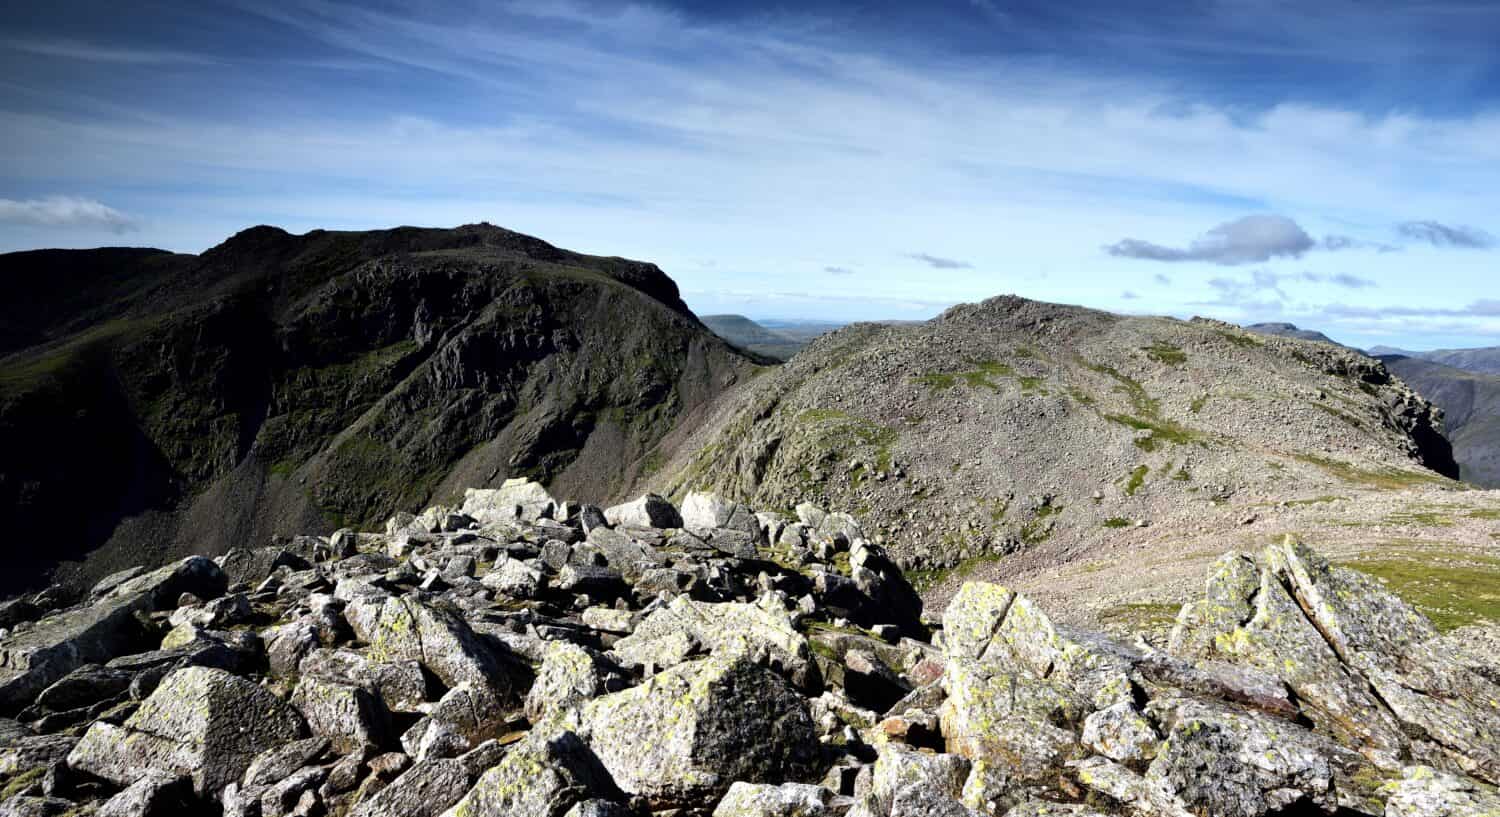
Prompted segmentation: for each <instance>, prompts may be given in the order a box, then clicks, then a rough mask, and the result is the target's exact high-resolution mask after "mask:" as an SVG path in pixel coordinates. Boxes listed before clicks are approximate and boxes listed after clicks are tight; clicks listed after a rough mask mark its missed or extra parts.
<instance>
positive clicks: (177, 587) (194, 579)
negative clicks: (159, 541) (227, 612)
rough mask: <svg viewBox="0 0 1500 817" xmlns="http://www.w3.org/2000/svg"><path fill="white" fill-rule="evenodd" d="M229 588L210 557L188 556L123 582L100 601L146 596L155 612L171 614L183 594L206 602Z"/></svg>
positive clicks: (220, 569) (224, 575) (220, 570)
mask: <svg viewBox="0 0 1500 817" xmlns="http://www.w3.org/2000/svg"><path fill="white" fill-rule="evenodd" d="M117 575H118V574H117ZM106 581H108V580H106ZM228 588H229V576H228V575H227V574H225V573H224V570H223V568H221V567H219V565H218V564H217V563H216V562H214V560H212V559H210V558H208V557H207V556H189V557H187V558H186V559H183V560H182V561H180V562H176V563H174V564H170V565H167V566H166V567H162V568H159V569H157V570H153V571H150V572H149V573H142V574H140V575H138V576H134V577H132V578H130V579H128V580H126V581H122V582H120V583H119V584H117V585H115V586H114V587H111V588H109V589H108V590H107V591H106V592H104V593H103V594H101V595H100V596H99V599H117V598H126V597H131V596H135V595H137V594H142V593H143V594H145V595H146V596H147V597H148V598H149V599H150V604H151V607H152V608H153V609H156V610H170V609H172V608H173V607H176V606H177V600H178V598H180V597H181V596H182V595H183V594H184V593H190V594H192V595H194V596H197V597H198V598H200V599H205V600H206V599H215V598H218V597H219V596H222V595H224V592H225V591H226V590H227V589H228ZM95 589H96V591H97V589H98V588H97V587H96V588H95Z"/></svg>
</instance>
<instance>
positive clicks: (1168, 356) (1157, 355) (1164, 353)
mask: <svg viewBox="0 0 1500 817" xmlns="http://www.w3.org/2000/svg"><path fill="white" fill-rule="evenodd" d="M1141 351H1143V352H1145V353H1146V357H1149V358H1151V359H1152V360H1154V361H1156V362H1157V363H1163V364H1166V365H1168V366H1181V365H1182V364H1184V363H1186V362H1187V353H1186V352H1184V351H1182V350H1181V349H1180V348H1178V347H1176V346H1173V345H1172V344H1170V343H1166V342H1163V341H1157V342H1156V343H1153V344H1151V345H1150V346H1147V347H1145V348H1144V349H1142V350H1141Z"/></svg>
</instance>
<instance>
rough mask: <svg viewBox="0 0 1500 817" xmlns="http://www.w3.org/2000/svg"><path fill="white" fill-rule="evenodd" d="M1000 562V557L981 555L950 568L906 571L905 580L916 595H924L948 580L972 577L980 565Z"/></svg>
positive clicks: (988, 554) (987, 554)
mask: <svg viewBox="0 0 1500 817" xmlns="http://www.w3.org/2000/svg"><path fill="white" fill-rule="evenodd" d="M998 561H1000V557H999V556H996V555H994V554H992V553H983V554H980V555H978V556H971V557H969V558H967V559H964V560H963V561H961V562H959V563H958V564H956V565H953V566H952V567H933V568H927V569H925V570H908V571H906V580H907V581H908V582H910V583H911V586H912V588H913V589H915V590H916V591H917V592H918V593H925V592H927V591H928V590H931V589H932V588H934V587H937V586H938V585H940V584H942V583H943V582H946V581H948V580H950V579H954V580H961V579H966V578H968V577H969V576H971V575H973V573H974V571H975V570H977V569H978V568H979V566H980V565H984V564H990V563H993V562H998Z"/></svg>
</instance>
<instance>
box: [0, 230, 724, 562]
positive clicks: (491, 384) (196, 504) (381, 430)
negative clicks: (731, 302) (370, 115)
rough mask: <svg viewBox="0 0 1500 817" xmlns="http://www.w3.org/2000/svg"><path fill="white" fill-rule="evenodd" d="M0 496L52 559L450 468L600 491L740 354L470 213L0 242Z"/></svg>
mask: <svg viewBox="0 0 1500 817" xmlns="http://www.w3.org/2000/svg"><path fill="white" fill-rule="evenodd" d="M0 279H3V280H4V281H5V283H6V286H7V287H8V288H10V289H11V291H12V292H13V293H15V295H14V296H13V297H11V298H9V299H7V300H6V302H5V305H4V306H3V307H0V330H3V331H0V344H3V345H0V353H4V354H5V357H4V358H3V359H0V450H4V451H6V452H7V453H6V456H5V458H4V461H3V463H0V509H3V513H4V515H5V516H6V518H7V519H11V520H13V523H12V527H11V533H12V535H13V536H15V537H16V541H20V542H27V543H31V544H29V545H28V547H26V548H25V549H23V550H18V551H15V552H13V554H12V556H13V558H15V559H17V560H18V562H17V563H16V564H15V569H14V570H11V571H7V574H6V579H5V581H6V582H7V583H8V584H15V583H17V582H19V581H23V580H27V579H29V580H31V581H36V580H37V579H38V578H39V577H40V575H41V574H40V571H42V570H45V569H48V568H51V567H52V566H54V565H56V564H58V563H59V562H68V561H71V562H79V561H81V564H71V565H67V566H66V567H65V568H64V570H63V571H62V572H61V573H60V574H59V578H67V577H69V576H74V575H78V576H82V577H97V576H98V575H100V573H101V572H102V571H106V570H108V569H111V568H119V567H124V566H128V565H133V564H137V563H141V562H148V563H149V562H158V563H159V562H161V561H162V560H165V559H167V558H169V557H173V556H180V555H185V554H187V553H192V552H204V553H213V552H222V551H223V550H225V549H227V548H228V547H231V546H236V545H240V544H243V543H245V542H254V541H267V540H269V538H270V537H272V536H273V535H292V534H295V533H299V532H302V531H304V530H323V531H332V530H333V529H334V528H337V527H340V526H342V525H344V524H354V523H370V522H372V521H374V520H376V519H377V517H382V516H383V515H385V514H388V513H389V512H390V511H391V510H392V509H397V508H417V507H421V506H422V505H423V504H426V503H428V502H431V501H438V500H441V499H443V498H444V497H446V496H448V494H450V493H452V492H455V491H457V490H459V488H460V487H461V486H462V487H469V486H487V485H492V484H493V485H498V484H499V483H500V482H502V481H503V480H505V479H506V478H508V477H515V476H527V477H534V478H538V479H542V480H545V481H547V482H548V483H549V484H551V485H554V486H557V487H558V488H559V489H561V490H566V491H568V492H569V493H570V494H571V495H576V496H580V497H586V498H590V499H596V500H598V501H606V500H610V499H615V498H618V497H620V496H623V495H624V493H625V491H626V489H627V487H628V486H630V485H631V484H632V483H634V482H636V481H637V480H639V479H640V477H641V476H642V474H644V473H645V472H646V471H648V470H649V469H650V467H651V465H652V464H653V463H654V462H656V461H659V460H661V459H663V458H665V456H666V455H667V453H668V452H665V451H657V450H656V448H657V446H658V444H659V443H660V442H661V440H662V438H663V437H664V436H665V435H666V433H667V432H668V431H669V430H671V429H672V428H674V427H675V426H676V424H677V423H678V422H680V421H681V420H682V419H683V418H684V417H687V416H689V415H692V414H693V413H695V412H697V411H700V410H701V409H702V408H703V407H704V406H705V405H707V404H708V403H709V402H710V401H712V400H713V398H714V397H715V396H717V395H718V394H719V392H721V391H722V390H723V389H724V388H726V387H727V386H729V385H732V384H733V383H735V382H737V381H738V380H740V379H742V378H744V377H747V376H749V375H750V374H751V373H752V372H753V370H754V364H753V363H752V362H751V361H750V360H749V359H747V358H746V357H744V356H743V355H741V354H740V353H739V352H737V351H736V350H735V349H733V348H731V347H730V346H729V345H728V344H726V343H724V342H723V341H722V340H720V339H719V338H718V337H716V336H715V335H713V334H712V333H711V332H709V331H708V330H707V329H706V328H705V327H704V326H703V325H702V324H701V323H700V322H699V321H698V319H697V318H696V317H694V316H693V314H692V313H691V312H690V311H689V310H688V308H687V306H686V305H685V304H683V302H682V300H681V298H680V297H679V296H678V291H677V286H676V284H674V283H673V282H672V280H671V279H670V278H668V277H667V276H666V275H665V274H664V273H663V272H662V271H661V270H660V269H658V268H657V267H656V266H654V265H652V264H646V263H641V262H636V261H628V260H625V259H621V258H602V257H594V256H587V255H581V254H578V253H572V252H568V251H566V250H561V249H558V248H556V247H553V246H552V245H550V244H547V243H546V242H544V241H541V240H539V239H536V238H532V237H530V236H525V235H521V234H519V233H514V232H511V231H509V230H504V229H501V228H499V227H494V226H491V225H488V224H476V225H468V226H464V227H459V228H456V229H444V230H440V229H418V228H411V227H403V228H398V229H393V230H379V231H372V232H329V231H321V230H319V231H314V232H311V233H308V234H306V235H300V236H299V235H291V234H289V233H287V232H285V231H283V230H280V229H277V228H274V227H256V228H252V229H248V230H245V231H243V232H241V233H239V234H237V235H235V236H233V237H232V238H230V239H229V240H227V241H225V242H224V243H222V244H220V245H219V246H216V247H214V248H213V249H210V250H208V251H207V252H205V253H203V254H202V255H198V256H193V255H174V254H171V253H166V252H162V251H158V250H134V249H101V250H89V251H61V250H48V251H39V252H26V253H15V254H11V255H5V256H0Z"/></svg>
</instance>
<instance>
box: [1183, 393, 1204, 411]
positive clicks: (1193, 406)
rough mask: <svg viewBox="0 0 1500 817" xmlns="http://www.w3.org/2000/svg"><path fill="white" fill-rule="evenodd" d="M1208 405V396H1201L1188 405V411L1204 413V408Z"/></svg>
mask: <svg viewBox="0 0 1500 817" xmlns="http://www.w3.org/2000/svg"><path fill="white" fill-rule="evenodd" d="M1206 405H1208V395H1206V394H1200V395H1198V396H1197V397H1194V398H1193V402H1191V403H1189V404H1188V411H1191V412H1192V413H1194V414H1197V413H1198V412H1200V411H1203V407H1204V406H1206Z"/></svg>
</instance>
